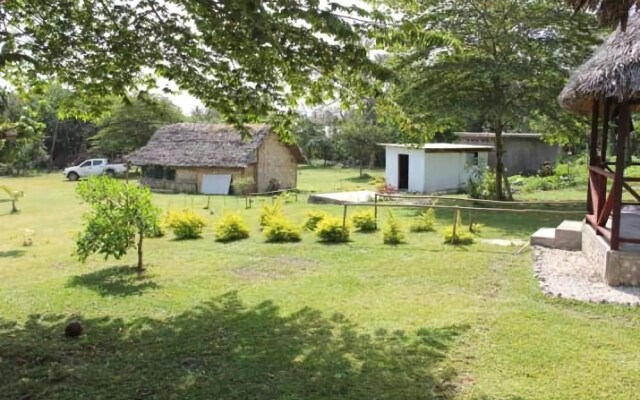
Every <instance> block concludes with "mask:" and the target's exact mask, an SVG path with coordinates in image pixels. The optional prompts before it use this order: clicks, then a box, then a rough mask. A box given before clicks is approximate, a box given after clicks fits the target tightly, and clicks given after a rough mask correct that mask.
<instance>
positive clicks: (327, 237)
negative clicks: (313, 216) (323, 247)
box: [316, 217, 351, 243]
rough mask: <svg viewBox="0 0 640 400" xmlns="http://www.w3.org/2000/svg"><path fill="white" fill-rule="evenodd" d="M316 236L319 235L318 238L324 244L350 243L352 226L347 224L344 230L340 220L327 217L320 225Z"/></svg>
mask: <svg viewBox="0 0 640 400" xmlns="http://www.w3.org/2000/svg"><path fill="white" fill-rule="evenodd" d="M316 235H318V238H320V240H321V241H323V242H330V243H341V242H348V241H349V236H350V235H351V226H349V224H348V223H347V224H346V225H345V227H344V228H343V227H342V220H341V219H340V218H336V217H327V218H325V219H323V220H322V221H320V223H319V224H318V227H317V228H316Z"/></svg>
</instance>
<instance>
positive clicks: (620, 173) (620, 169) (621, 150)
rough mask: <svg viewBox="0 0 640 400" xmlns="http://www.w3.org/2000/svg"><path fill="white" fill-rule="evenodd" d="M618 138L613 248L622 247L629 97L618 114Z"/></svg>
mask: <svg viewBox="0 0 640 400" xmlns="http://www.w3.org/2000/svg"><path fill="white" fill-rule="evenodd" d="M618 121H619V122H618V139H617V140H616V170H615V176H614V178H613V187H612V188H611V196H613V211H612V216H611V243H610V245H611V250H619V249H620V219H621V211H622V187H623V184H624V167H625V165H624V163H625V146H626V143H627V136H628V135H629V131H630V129H631V110H630V107H629V101H628V100H627V99H625V100H623V101H622V103H620V113H619V116H618Z"/></svg>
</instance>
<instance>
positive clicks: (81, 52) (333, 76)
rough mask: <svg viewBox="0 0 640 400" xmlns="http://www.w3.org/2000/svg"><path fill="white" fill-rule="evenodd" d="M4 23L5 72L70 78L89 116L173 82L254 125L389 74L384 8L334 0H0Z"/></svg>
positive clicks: (0, 34)
mask: <svg viewBox="0 0 640 400" xmlns="http://www.w3.org/2000/svg"><path fill="white" fill-rule="evenodd" d="M344 15H349V16H351V17H348V18H345V17H344ZM354 15H355V16H360V17H361V18H362V19H361V18H356V17H353V16H354ZM0 18H1V19H2V24H0V27H1V28H0V40H1V41H2V44H3V47H2V54H0V68H1V71H2V73H3V75H4V78H5V79H6V78H11V77H14V76H18V77H23V78H24V79H25V80H26V83H28V84H30V85H37V84H38V83H40V82H43V81H44V80H55V81H58V82H61V83H63V84H67V85H69V86H70V87H72V88H74V90H75V93H76V95H77V96H80V97H81V98H83V99H85V102H86V104H88V105H89V106H93V107H91V108H89V109H85V110H82V112H86V113H94V112H96V110H100V109H101V108H102V107H103V106H104V105H105V98H106V97H108V96H110V95H122V96H126V95H128V94H131V93H132V92H133V93H137V92H140V91H142V92H145V91H148V90H150V89H151V88H153V87H157V86H158V83H159V82H164V81H160V80H159V78H165V79H167V80H170V81H172V82H174V83H176V84H177V85H178V86H179V88H180V89H181V90H185V91H187V92H189V93H190V94H192V95H194V96H195V97H197V98H199V99H200V100H201V101H202V102H203V103H204V105H205V106H206V107H208V108H210V109H215V110H218V111H219V112H220V113H222V114H223V115H224V116H225V117H226V119H227V120H228V122H232V123H245V122H249V121H251V120H254V119H255V118H257V117H258V116H264V115H269V114H282V111H286V110H290V109H291V108H292V107H295V105H296V104H297V103H296V101H297V100H298V99H300V98H303V99H304V100H305V101H306V102H307V103H309V104H310V103H317V102H319V101H321V100H323V99H325V98H334V97H336V96H338V95H342V96H347V95H349V94H350V93H352V92H353V91H358V90H364V88H365V87H367V88H368V87H369V86H370V83H371V81H370V79H371V78H376V79H377V78H385V77H387V76H388V74H387V72H386V70H385V69H384V68H382V67H380V66H379V65H378V64H376V63H374V62H371V61H370V60H369V59H368V57H367V51H366V49H365V47H364V46H363V45H362V38H363V37H365V36H367V35H368V34H369V32H370V31H371V30H372V29H373V28H374V24H372V23H371V22H370V20H371V19H379V18H382V17H381V15H380V14H379V13H373V14H372V13H368V12H366V11H365V10H363V9H361V8H358V7H356V6H349V7H347V6H343V5H340V4H339V3H336V2H328V3H325V2H320V1H317V0H261V1H259V0H139V1H117V0H86V1H75V0H64V1H43V0H21V1H6V2H2V3H0ZM8 67H10V68H8ZM344 82H349V84H348V85H347V84H344ZM347 86H348V87H349V89H346V87H347ZM165 90H167V91H169V89H166V88H165ZM78 112H80V111H78Z"/></svg>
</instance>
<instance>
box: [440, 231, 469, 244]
mask: <svg viewBox="0 0 640 400" xmlns="http://www.w3.org/2000/svg"><path fill="white" fill-rule="evenodd" d="M442 235H443V237H444V242H445V243H446V244H454V245H457V244H471V243H473V234H472V233H471V232H467V231H464V230H463V229H462V228H461V227H459V228H458V229H456V234H455V237H454V235H453V227H449V228H446V229H445V230H444V231H442Z"/></svg>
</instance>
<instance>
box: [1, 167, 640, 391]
mask: <svg viewBox="0 0 640 400" xmlns="http://www.w3.org/2000/svg"><path fill="white" fill-rule="evenodd" d="M368 173H369V174H372V175H374V174H379V173H380V172H378V171H373V172H371V171H368ZM357 176H358V172H357V170H350V169H327V168H310V169H303V170H301V172H300V179H299V180H300V182H299V186H300V188H301V189H303V190H309V191H324V190H340V189H341V190H346V189H356V188H367V187H369V182H368V179H359V178H358V177H357ZM0 180H1V182H0V183H3V184H7V185H9V186H11V187H13V188H14V189H16V190H24V191H25V197H24V199H22V200H21V201H20V203H19V204H18V205H19V208H21V210H22V211H21V213H19V214H15V215H10V214H8V211H9V210H10V204H9V203H8V202H0V226H1V229H0V398H2V399H238V400H240V399H255V400H267V399H278V400H284V399H287V400H293V399H354V400H355V399H474V400H481V399H482V400H485V399H486V400H489V399H491V400H494V399H495V400H497V399H527V400H529V399H605V398H606V399H637V398H638V388H640V333H639V332H640V309H636V308H629V307H623V306H613V305H600V304H581V303H576V302H569V301H565V300H562V299H550V298H545V297H544V296H543V295H542V294H541V293H540V291H539V290H538V287H537V282H536V280H535V278H534V277H533V274H532V268H531V265H532V255H531V252H530V251H525V252H523V253H521V254H519V255H514V252H515V250H517V247H500V246H493V245H489V244H485V243H482V242H479V241H477V243H476V244H473V245H470V246H466V247H457V248H454V247H451V246H449V245H445V244H442V239H441V236H440V234H439V233H438V232H430V233H423V234H408V236H407V239H408V242H407V243H406V244H403V245H399V246H396V247H393V246H384V245H382V239H381V237H380V234H378V233H373V234H364V233H354V234H353V236H352V241H351V242H350V243H347V244H343V245H324V244H321V243H318V242H317V241H316V239H315V237H314V235H313V234H311V233H305V234H304V237H303V240H302V242H299V243H295V244H267V243H264V239H263V238H262V236H261V234H260V232H259V229H258V223H257V222H258V216H259V207H258V206H256V207H254V208H253V209H250V210H245V209H244V200H243V199H238V198H233V197H226V198H215V199H212V207H211V208H212V211H213V214H211V213H210V211H208V210H204V209H203V207H204V205H205V204H206V197H202V196H185V195H154V198H155V201H156V203H157V204H158V205H159V206H160V207H162V208H164V209H167V208H173V209H180V208H183V207H188V208H193V209H195V210H196V211H197V212H199V213H201V214H202V215H203V216H205V217H206V218H207V220H208V221H209V226H208V227H207V228H206V232H205V234H204V235H203V237H202V239H199V240H194V241H175V240H173V239H172V238H171V235H170V234H168V235H167V236H166V237H164V238H160V239H150V240H148V241H147V244H146V248H145V254H146V262H147V265H148V267H149V270H148V271H147V273H146V275H145V276H144V277H143V278H138V277H137V275H136V273H135V272H134V271H133V270H132V269H131V267H130V266H131V265H134V264H135V254H133V253H132V254H131V255H130V256H127V257H125V258H124V259H122V260H113V259H110V260H107V261H105V260H103V259H102V258H100V257H98V256H95V257H92V258H90V259H89V261H88V262H87V264H84V265H83V264H80V263H78V262H77V261H76V260H75V258H74V257H73V256H72V251H73V246H74V237H75V235H76V234H77V232H78V231H79V229H80V227H81V215H82V212H83V210H84V206H83V205H82V204H80V202H79V201H78V198H77V197H76V195H75V193H74V188H75V186H76V184H75V183H70V182H63V181H62V180H61V176H60V174H55V175H48V176H47V175H45V176H39V177H33V178H19V179H17V178H16V179H13V178H0ZM263 201H270V200H269V199H265V200H263ZM227 209H228V210H231V209H238V211H239V212H240V213H241V214H242V215H244V216H245V217H246V218H247V220H248V221H250V223H251V225H252V236H251V238H250V239H247V240H245V241H242V242H236V243H230V244H221V243H216V242H215V241H214V237H213V233H212V228H211V225H212V224H213V223H214V222H215V221H216V220H217V219H218V218H219V217H220V215H221V214H222V213H223V212H224V210H227ZM309 209H324V210H326V211H328V212H330V213H333V214H335V215H341V213H342V208H341V207H336V206H316V205H310V204H306V198H305V196H304V195H303V196H301V197H300V199H299V201H298V202H293V203H290V204H286V205H285V207H284V211H285V214H286V215H287V216H288V217H290V218H291V219H293V220H295V221H296V222H299V223H302V221H303V219H304V215H305V213H306V211H307V210H309ZM353 211H355V210H353ZM413 213H414V211H413V210H406V209H405V210H397V211H395V215H396V217H399V218H400V219H401V220H403V221H405V222H406V221H407V220H408V219H409V218H411V216H412V215H413ZM382 215H383V216H384V215H386V211H383V213H382ZM463 217H464V218H465V219H466V218H468V216H467V215H466V214H465V215H464V216H463ZM451 219H452V214H451V211H449V210H447V211H440V210H439V211H438V224H439V226H438V230H440V229H442V228H444V227H445V226H446V225H447V224H449V223H450V221H451ZM563 219H564V216H562V215H552V216H539V215H515V216H514V215H511V214H504V213H497V212H489V213H485V214H476V215H474V220H476V221H477V222H480V223H482V224H485V228H484V230H483V231H482V233H481V238H513V239H527V237H528V235H529V234H531V233H532V232H533V231H534V230H535V229H536V228H538V227H540V226H555V225H557V224H558V223H559V222H560V221H562V220H563ZM25 229H32V230H33V231H34V236H33V245H32V246H31V247H24V246H23V245H22V244H23V235H24V231H25ZM73 318H78V319H79V320H81V321H82V323H83V325H84V328H85V334H84V335H83V336H81V337H80V338H78V339H75V340H74V339H67V338H66V337H65V336H64V335H63V332H64V327H65V325H66V323H67V322H68V321H69V320H71V319H73Z"/></svg>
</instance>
